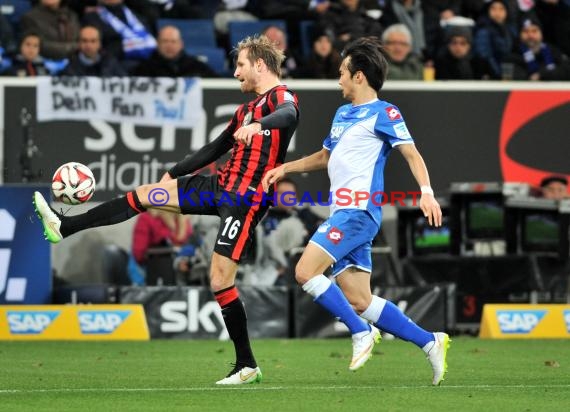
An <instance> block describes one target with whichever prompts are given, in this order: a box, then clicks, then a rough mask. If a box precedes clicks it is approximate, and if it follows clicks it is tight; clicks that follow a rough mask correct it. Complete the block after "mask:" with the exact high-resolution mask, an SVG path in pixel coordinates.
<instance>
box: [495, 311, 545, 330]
mask: <svg viewBox="0 0 570 412" xmlns="http://www.w3.org/2000/svg"><path fill="white" fill-rule="evenodd" d="M545 314H546V310H498V311H497V320H498V321H499V327H500V328H501V332H503V333H521V334H526V333H530V332H532V330H533V329H534V328H535V327H536V325H538V324H539V323H540V321H541V320H542V318H543V317H544V315H545Z"/></svg>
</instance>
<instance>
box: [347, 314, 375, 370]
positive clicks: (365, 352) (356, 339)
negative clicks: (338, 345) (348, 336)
mask: <svg viewBox="0 0 570 412" xmlns="http://www.w3.org/2000/svg"><path fill="white" fill-rule="evenodd" d="M380 339H381V336H380V331H379V330H378V329H377V328H376V327H374V326H372V325H370V332H368V333H366V334H364V335H363V336H359V335H353V336H352V360H351V361H350V366H349V367H348V369H350V370H351V371H355V370H357V369H360V368H361V367H363V366H364V364H365V363H366V361H368V359H370V357H371V356H372V349H374V345H375V344H376V343H378V342H380Z"/></svg>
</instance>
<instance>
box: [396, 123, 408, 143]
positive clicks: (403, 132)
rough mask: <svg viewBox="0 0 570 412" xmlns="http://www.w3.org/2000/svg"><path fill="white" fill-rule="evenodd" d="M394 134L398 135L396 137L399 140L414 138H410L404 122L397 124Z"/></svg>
mask: <svg viewBox="0 0 570 412" xmlns="http://www.w3.org/2000/svg"><path fill="white" fill-rule="evenodd" d="M394 132H395V133H396V137H397V138H398V139H402V140H407V139H411V138H412V136H410V132H409V131H408V127H407V126H406V123H404V122H402V123H398V124H395V125H394Z"/></svg>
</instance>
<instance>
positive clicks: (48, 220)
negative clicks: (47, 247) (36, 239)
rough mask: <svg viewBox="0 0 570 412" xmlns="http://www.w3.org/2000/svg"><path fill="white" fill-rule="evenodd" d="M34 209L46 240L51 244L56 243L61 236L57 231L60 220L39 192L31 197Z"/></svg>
mask: <svg viewBox="0 0 570 412" xmlns="http://www.w3.org/2000/svg"><path fill="white" fill-rule="evenodd" d="M33 199H34V200H33V203H34V209H35V211H36V213H37V215H38V217H39V218H40V220H41V222H42V225H43V226H44V235H45V237H46V240H49V241H50V242H51V243H58V242H59V241H60V240H61V239H63V236H62V235H61V232H60V231H59V228H60V227H61V219H60V218H59V217H58V216H57V214H56V213H55V212H54V211H53V210H52V209H51V208H50V207H49V205H48V203H47V202H46V200H45V199H44V197H43V196H42V194H41V193H40V192H34V197H33Z"/></svg>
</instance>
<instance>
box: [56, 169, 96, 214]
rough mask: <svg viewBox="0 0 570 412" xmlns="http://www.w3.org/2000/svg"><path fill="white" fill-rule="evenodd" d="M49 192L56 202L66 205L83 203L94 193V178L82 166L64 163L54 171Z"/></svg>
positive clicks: (89, 171) (88, 170) (90, 172)
mask: <svg viewBox="0 0 570 412" xmlns="http://www.w3.org/2000/svg"><path fill="white" fill-rule="evenodd" d="M51 190H52V192H53V194H54V196H55V198H56V199H57V200H59V201H60V202H63V203H65V204H67V205H78V204H81V203H85V202H87V201H88V200H89V199H91V196H93V193H94V192H95V177H93V172H92V171H91V169H89V168H88V167H87V166H85V165H84V164H81V163H77V162H69V163H65V164H63V165H61V166H60V167H59V168H58V169H57V170H56V171H55V173H54V175H53V178H52V180H51Z"/></svg>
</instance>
